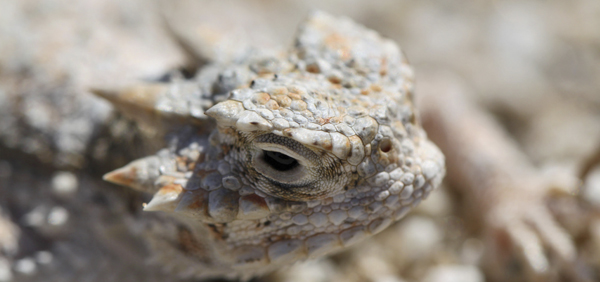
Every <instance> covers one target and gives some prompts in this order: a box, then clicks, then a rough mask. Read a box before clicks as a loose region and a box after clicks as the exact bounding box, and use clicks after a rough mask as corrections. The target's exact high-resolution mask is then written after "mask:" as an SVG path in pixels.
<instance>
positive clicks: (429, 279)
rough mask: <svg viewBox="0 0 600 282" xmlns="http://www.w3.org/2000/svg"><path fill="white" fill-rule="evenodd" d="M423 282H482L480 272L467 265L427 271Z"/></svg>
mask: <svg viewBox="0 0 600 282" xmlns="http://www.w3.org/2000/svg"><path fill="white" fill-rule="evenodd" d="M423 281H424V282H484V281H485V278H484V276H483V273H482V272H481V270H479V269H478V268H477V267H475V266H468V265H440V266H436V267H434V268H433V269H431V270H430V271H429V273H428V274H427V276H426V277H425V279H423Z"/></svg>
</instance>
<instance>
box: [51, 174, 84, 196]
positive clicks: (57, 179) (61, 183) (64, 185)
mask: <svg viewBox="0 0 600 282" xmlns="http://www.w3.org/2000/svg"><path fill="white" fill-rule="evenodd" d="M78 185H79V184H78V181H77V176H75V174H73V173H71V172H68V171H60V172H57V173H55V174H54V176H52V191H53V192H54V193H56V194H57V195H65V196H66V195H72V194H73V193H75V192H76V191H77V186H78Z"/></svg>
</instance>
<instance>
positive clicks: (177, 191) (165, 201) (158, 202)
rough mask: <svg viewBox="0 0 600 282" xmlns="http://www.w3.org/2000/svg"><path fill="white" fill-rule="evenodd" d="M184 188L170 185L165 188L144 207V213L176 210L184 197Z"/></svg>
mask: <svg viewBox="0 0 600 282" xmlns="http://www.w3.org/2000/svg"><path fill="white" fill-rule="evenodd" d="M182 192H183V188H182V187H181V185H178V184H168V185H165V186H163V187H162V188H160V189H159V190H158V192H156V194H154V197H152V200H150V202H149V203H148V204H146V205H145V206H144V211H166V212H172V211H174V210H175V208H176V207H177V205H178V204H179V201H180V200H181V198H180V196H181V195H182Z"/></svg>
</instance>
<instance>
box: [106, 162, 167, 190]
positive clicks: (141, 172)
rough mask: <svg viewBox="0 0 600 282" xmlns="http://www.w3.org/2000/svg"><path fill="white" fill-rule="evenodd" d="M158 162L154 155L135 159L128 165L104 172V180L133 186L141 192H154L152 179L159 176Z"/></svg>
mask: <svg viewBox="0 0 600 282" xmlns="http://www.w3.org/2000/svg"><path fill="white" fill-rule="evenodd" d="M159 167H160V163H159V159H158V157H156V156H150V157H146V158H143V159H139V160H135V161H133V162H131V163H129V164H128V165H126V166H124V167H122V168H119V169H116V170H113V171H111V172H109V173H107V174H105V175H104V176H103V177H102V179H104V180H105V181H108V182H111V183H114V184H118V185H123V186H127V187H131V188H134V189H136V190H140V191H143V192H151V193H153V192H155V189H156V188H154V185H153V183H154V180H155V179H156V178H158V177H159V175H160V171H159Z"/></svg>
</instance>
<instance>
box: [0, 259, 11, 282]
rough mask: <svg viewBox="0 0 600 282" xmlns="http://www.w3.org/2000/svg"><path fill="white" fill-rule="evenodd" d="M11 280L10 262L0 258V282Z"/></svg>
mask: <svg viewBox="0 0 600 282" xmlns="http://www.w3.org/2000/svg"><path fill="white" fill-rule="evenodd" d="M12 278H13V277H12V272H11V271H10V262H9V261H8V260H7V259H5V258H3V257H0V282H9V281H11V280H12Z"/></svg>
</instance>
